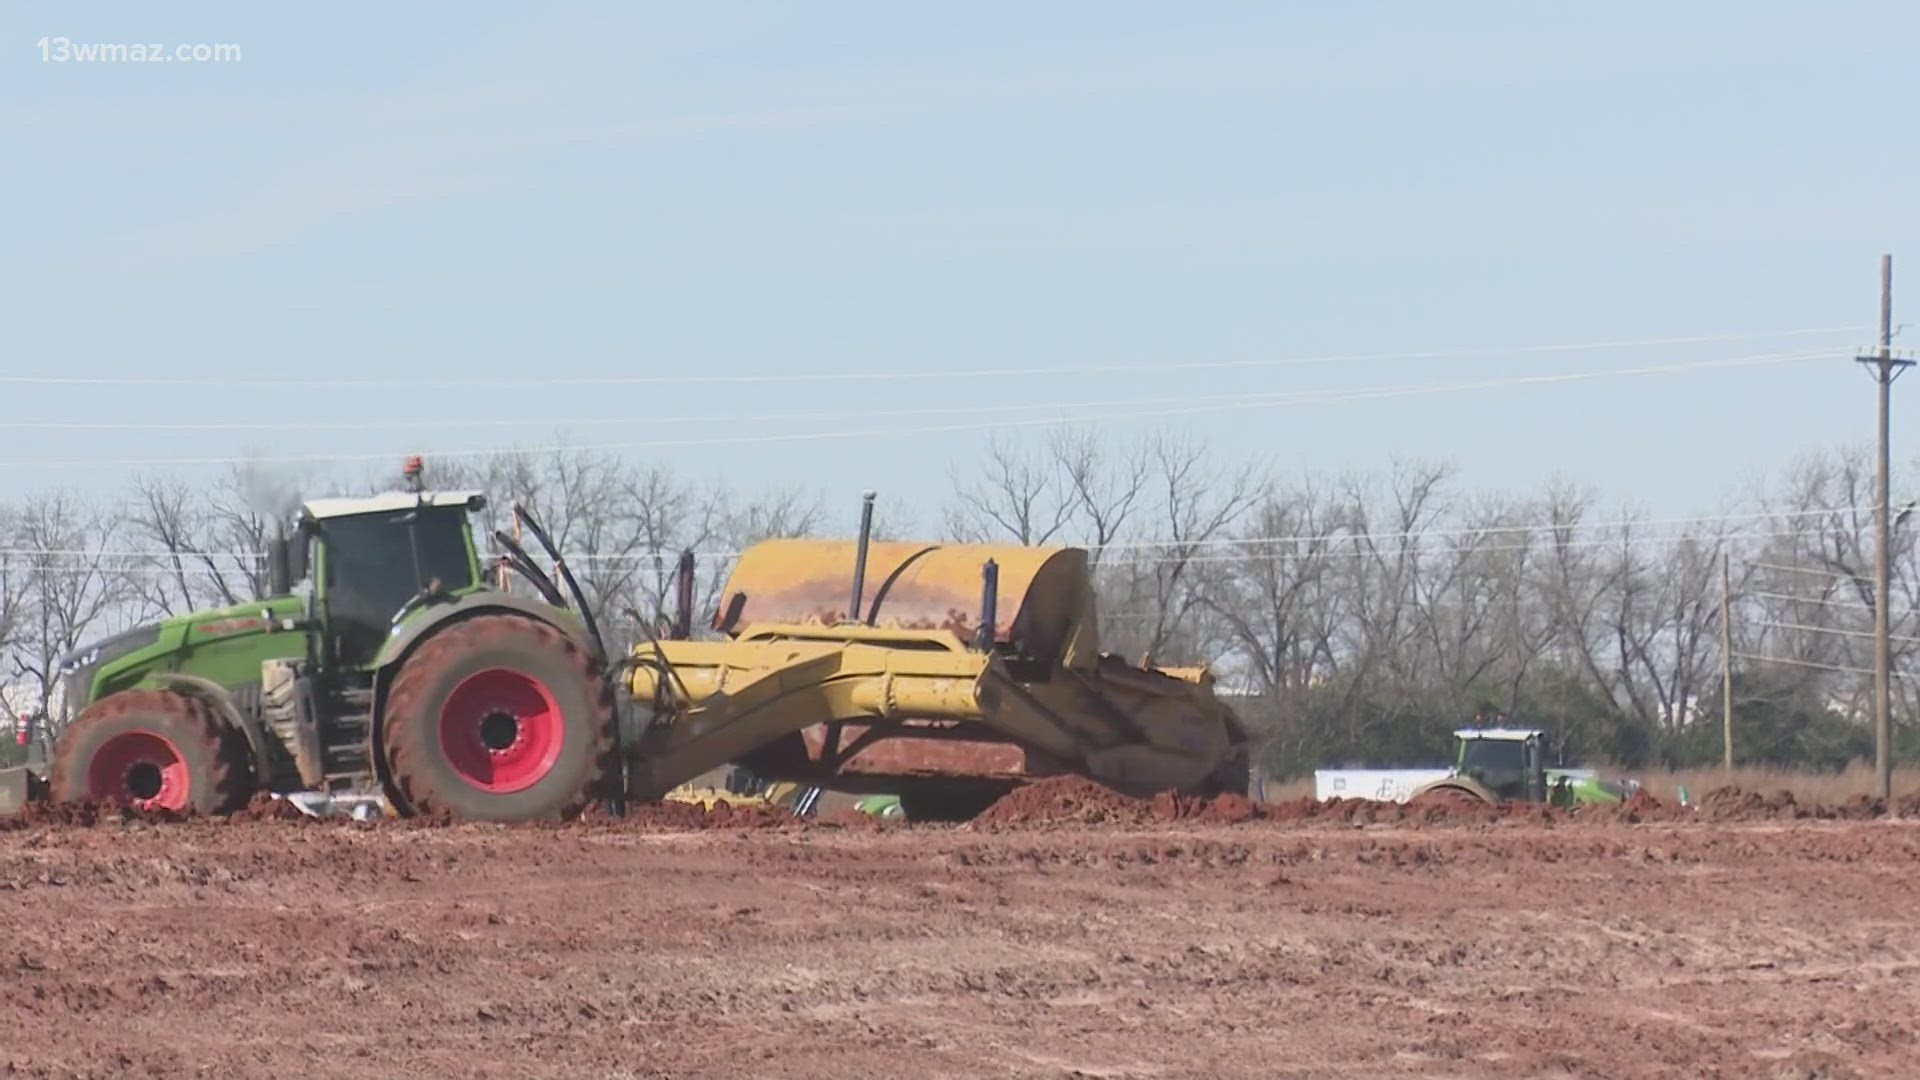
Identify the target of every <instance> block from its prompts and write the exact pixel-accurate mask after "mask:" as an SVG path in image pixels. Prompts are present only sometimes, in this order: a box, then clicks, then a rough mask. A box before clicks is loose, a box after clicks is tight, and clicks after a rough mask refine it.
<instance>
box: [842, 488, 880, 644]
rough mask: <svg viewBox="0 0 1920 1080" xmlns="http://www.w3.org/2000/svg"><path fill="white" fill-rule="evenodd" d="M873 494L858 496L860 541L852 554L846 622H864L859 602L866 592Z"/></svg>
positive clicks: (871, 536)
mask: <svg viewBox="0 0 1920 1080" xmlns="http://www.w3.org/2000/svg"><path fill="white" fill-rule="evenodd" d="M874 496H875V493H874V492H871V491H869V492H866V493H864V494H862V495H861V496H860V541H859V546H858V547H856V548H854V552H853V606H852V607H849V608H848V609H847V621H848V622H850V623H860V622H864V621H865V620H863V619H862V618H861V617H860V602H861V601H862V600H864V599H865V598H866V597H865V595H864V594H865V593H866V591H867V545H868V543H869V542H871V541H872V540H873V500H874Z"/></svg>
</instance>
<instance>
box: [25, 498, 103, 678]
mask: <svg viewBox="0 0 1920 1080" xmlns="http://www.w3.org/2000/svg"><path fill="white" fill-rule="evenodd" d="M115 535H116V529H115V525H114V521H113V518H112V516H111V515H110V514H105V513H102V512H101V511H100V510H98V509H95V508H89V507H87V506H86V505H84V504H82V503H80V502H78V501H76V500H74V499H72V498H70V497H68V496H65V495H41V496H36V497H33V498H31V499H29V500H27V502H26V504H25V506H23V507H22V509H21V511H20V513H19V517H18V519H17V522H16V525H15V529H14V537H15V540H14V545H15V546H17V547H20V548H24V549H27V550H28V551H30V552H31V554H28V555H26V556H25V557H24V558H25V561H26V572H27V576H26V583H25V594H26V595H25V601H24V604H23V609H24V610H23V615H22V617H21V619H20V621H21V623H22V626H21V631H20V632H19V633H18V635H17V637H16V642H15V646H14V649H13V654H12V657H11V660H12V664H13V674H14V676H15V677H17V678H20V679H22V680H25V681H26V682H27V684H28V687H29V689H30V692H32V693H33V694H34V697H35V701H34V705H35V711H36V712H39V713H49V712H50V708H49V705H50V703H51V701H52V699H53V695H54V692H55V690H56V689H57V686H58V678H59V663H60V660H61V658H62V657H64V656H66V655H67V654H68V653H71V652H72V651H74V650H75V649H77V648H79V647H80V646H81V645H82V644H84V643H86V642H87V641H89V640H91V639H93V638H95V637H97V636H99V635H101V634H103V633H105V632H106V631H107V629H108V627H107V625H106V624H107V620H108V617H109V616H110V615H111V614H112V613H113V612H114V611H115V609H116V607H118V606H119V605H120V604H121V603H122V602H123V601H124V599H125V598H126V578H125V575H124V574H122V573H120V572H118V570H117V568H116V566H115V565H114V557H113V556H112V555H111V554H110V551H111V545H112V543H113V541H114V537H115Z"/></svg>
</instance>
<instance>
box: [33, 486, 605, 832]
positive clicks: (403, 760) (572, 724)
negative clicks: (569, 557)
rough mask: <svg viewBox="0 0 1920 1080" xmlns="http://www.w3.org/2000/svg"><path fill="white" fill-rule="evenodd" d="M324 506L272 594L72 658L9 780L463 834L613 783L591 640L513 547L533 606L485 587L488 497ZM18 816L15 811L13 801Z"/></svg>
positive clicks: (283, 548) (576, 606) (561, 806)
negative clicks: (329, 813)
mask: <svg viewBox="0 0 1920 1080" xmlns="http://www.w3.org/2000/svg"><path fill="white" fill-rule="evenodd" d="M405 475H406V477H407V480H408V484H407V487H408V490H404V491H395V492H390V493H387V494H382V495H376V496H372V497H368V498H331V499H318V500H314V501H311V502H308V503H306V504H305V505H304V506H302V507H301V510H300V513H299V515H298V519H297V521H295V522H293V523H292V524H293V529H292V534H291V535H287V534H286V533H282V534H281V535H280V536H279V537H277V538H276V539H275V540H274V542H273V544H272V547H271V550H270V551H269V552H268V567H269V576H270V578H271V586H270V588H269V590H268V591H269V592H270V593H271V595H270V596H268V597H266V598H265V599H263V600H258V601H254V602H251V603H245V604H238V605H235V606H232V607H228V608H222V609H219V610H213V611H199V612H194V613H192V614H188V615H183V616H179V617H176V618H171V619H166V620H163V621H161V622H157V623H152V624H149V625H146V626H140V627H136V628H134V629H132V630H128V631H126V632H125V633H122V634H118V635H115V636H113V637H110V638H107V639H106V640H103V641H99V642H96V643H94V644H92V645H89V646H87V647H85V648H82V649H80V650H78V651H76V652H75V653H73V654H72V655H70V656H68V657H67V658H66V659H65V660H64V662H63V663H62V665H61V672H62V673H61V678H62V693H61V695H60V697H61V699H62V700H61V705H60V709H59V712H58V714H57V715H56V716H55V717H54V718H53V723H52V724H51V725H50V726H51V728H52V729H53V731H54V732H55V734H54V735H53V741H52V745H51V747H50V748H49V749H47V751H46V752H44V753H43V754H41V755H39V758H40V760H39V761H38V762H31V763H30V764H29V765H28V766H26V767H24V768H16V769H9V770H4V771H0V809H12V808H15V807H17V805H18V804H20V803H22V802H24V801H25V800H26V799H28V798H30V797H35V796H39V795H48V794H50V795H51V796H52V797H53V798H54V799H56V800H66V801H111V802H120V803H130V804H132V805H135V806H138V807H142V808H155V809H162V810H170V811H197V812H199V813H220V812H224V811H230V810H233V809H236V808H238V807H240V806H242V805H244V804H246V803H247V802H248V800H249V799H250V798H251V797H252V796H254V795H255V794H256V793H258V792H263V791H264V792H271V793H275V794H287V795H289V796H290V797H294V798H296V799H298V798H305V799H307V800H309V801H315V800H317V801H319V802H322V803H333V804H336V805H355V806H358V807H360V808H362V809H368V808H370V807H377V808H378V809H379V811H381V812H387V811H389V810H390V811H392V812H397V813H401V814H438V815H447V816H450V817H453V818H457V819H463V820H479V821H525V820H534V819H547V818H558V817H562V816H565V815H568V814H571V813H573V812H576V811H578V810H579V809H581V808H582V807H584V806H585V805H586V804H587V803H589V802H591V801H593V800H595V799H597V798H601V797H603V796H605V795H608V794H611V792H610V790H609V783H610V782H617V762H618V757H617V747H616V745H615V742H616V738H617V734H618V732H617V729H616V719H615V706H614V695H613V693H612V689H611V686H610V683H609V681H608V680H607V679H605V678H603V674H602V673H603V672H605V671H606V670H607V656H606V653H605V648H604V646H603V645H602V644H601V641H600V637H599V632H598V629H597V627H596V626H595V625H594V623H593V619H592V616H591V614H590V613H589V612H588V611H587V608H586V605H585V604H584V603H582V602H580V593H579V589H578V586H577V584H576V583H575V582H574V580H573V577H572V575H571V574H570V573H568V572H567V570H566V567H565V564H564V563H563V562H561V561H560V560H559V558H558V556H557V554H556V553H555V551H554V549H553V546H552V544H551V543H550V541H549V540H548V539H547V537H546V534H545V532H544V531H543V530H541V529H540V527H539V524H538V522H535V521H533V520H532V519H531V517H530V516H528V515H526V514H525V513H524V511H521V510H519V509H518V508H516V509H515V513H516V514H517V515H521V520H522V522H523V523H524V524H527V525H529V526H530V528H531V530H532V531H533V533H534V535H535V536H536V537H537V538H538V539H539V540H540V542H541V544H542V546H543V547H545V548H546V550H547V553H548V554H549V555H550V556H553V558H554V563H555V565H556V567H557V568H558V570H559V572H560V576H561V577H562V578H563V579H564V580H565V582H566V584H567V587H568V588H569V590H571V592H572V594H573V599H574V603H573V604H571V605H569V604H568V603H567V599H566V597H565V596H564V595H563V594H562V593H561V592H560V590H559V589H558V588H557V587H556V586H555V585H554V583H553V580H552V579H551V578H549V577H548V576H547V575H546V574H545V573H544V572H543V571H541V570H540V569H539V568H538V566H536V565H535V564H534V562H533V561H532V559H531V558H529V557H528V556H527V554H526V552H525V551H524V550H523V549H522V548H520V546H519V545H518V544H517V543H515V542H514V541H513V540H512V538H511V537H509V536H506V535H505V534H502V533H496V534H495V535H496V537H497V539H498V540H499V541H500V543H501V545H502V548H503V550H505V551H506V552H507V553H508V554H507V555H506V556H505V557H503V559H502V562H503V563H504V564H506V565H508V566H511V567H513V568H515V569H517V570H518V571H519V572H520V573H522V574H523V575H525V576H526V577H527V578H528V579H529V580H530V581H532V582H533V584H534V588H535V591H536V592H538V593H539V594H540V596H541V599H538V600H536V599H532V598H530V597H526V596H522V595H518V594H516V593H509V592H507V591H504V590H501V589H498V588H494V587H492V586H491V585H490V583H489V581H488V576H489V575H488V574H487V572H486V571H485V570H484V569H483V565H482V559H481V557H480V554H479V551H478V550H477V549H476V547H475V544H474V538H473V535H472V531H471V529H470V528H469V524H468V516H469V515H470V514H471V513H473V512H475V511H478V510H481V509H484V508H485V506H486V500H485V497H484V496H483V495H482V494H480V493H478V492H467V491H452V492H427V491H423V490H421V485H420V467H419V462H418V459H413V460H410V461H409V462H408V468H407V471H406V474H405ZM9 804H11V805H9Z"/></svg>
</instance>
